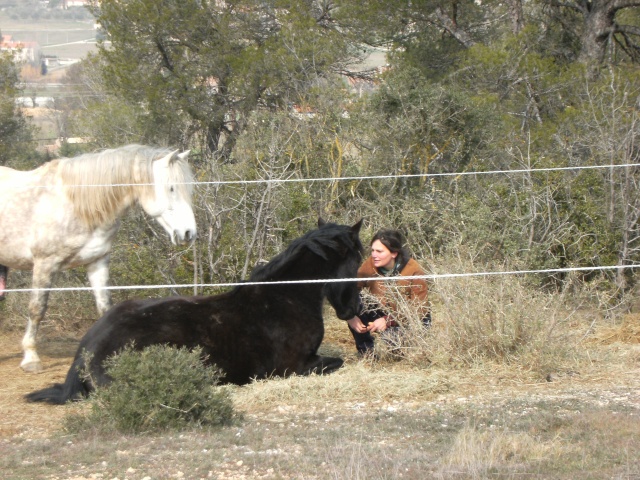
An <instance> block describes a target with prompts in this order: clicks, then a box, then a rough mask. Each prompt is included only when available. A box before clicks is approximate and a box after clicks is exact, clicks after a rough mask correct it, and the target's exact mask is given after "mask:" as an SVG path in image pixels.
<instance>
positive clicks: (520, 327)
mask: <svg viewBox="0 0 640 480" xmlns="http://www.w3.org/2000/svg"><path fill="white" fill-rule="evenodd" d="M430 298H431V301H432V302H433V304H434V307H433V313H432V316H433V320H432V324H431V327H430V328H425V327H424V326H423V324H422V319H421V316H420V314H419V313H418V312H417V311H416V308H415V307H414V306H413V305H411V304H410V303H409V302H407V301H406V300H404V299H403V298H402V295H400V294H396V296H395V298H394V301H395V303H396V305H397V311H395V312H393V315H394V316H395V317H397V318H398V319H400V323H401V325H402V327H401V328H399V329H398V331H397V332H395V333H393V334H388V333H387V332H385V333H384V334H382V335H381V336H379V340H380V339H384V341H377V342H376V349H375V352H376V358H379V359H388V358H393V359H399V358H401V359H403V361H405V362H410V363H413V364H415V365H421V366H426V365H432V364H434V365H439V366H447V367H450V366H452V365H460V366H466V367H470V366H475V367H482V366H483V365H485V364H493V365H495V364H501V365H504V366H510V367H517V368H519V369H520V370H525V371H534V372H546V371H548V370H549V369H554V368H557V366H558V364H561V363H562V362H563V360H564V359H566V358H568V357H569V354H571V353H572V349H573V345H575V344H576V343H577V339H576V340H571V337H572V336H574V337H577V333H578V332H577V330H575V329H573V330H572V329H571V328H568V325H569V322H568V320H569V318H571V317H572V315H573V314H574V313H575V310H572V309H571V308H569V307H568V304H567V302H566V301H565V298H564V296H563V295H562V294H557V293H547V292H544V291H541V290H540V289H536V288H533V287H532V286H531V285H530V284H529V283H528V281H527V278H525V277H522V276H515V275H510V276H506V275H495V276H487V275H485V276H477V277H464V276H461V277H453V278H443V279H437V281H436V282H435V283H434V284H433V285H432V286H431V288H430Z"/></svg>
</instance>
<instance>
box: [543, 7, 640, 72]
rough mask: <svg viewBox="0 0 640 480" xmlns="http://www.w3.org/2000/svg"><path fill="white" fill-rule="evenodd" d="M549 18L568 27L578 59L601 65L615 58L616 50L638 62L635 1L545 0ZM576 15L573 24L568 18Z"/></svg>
mask: <svg viewBox="0 0 640 480" xmlns="http://www.w3.org/2000/svg"><path fill="white" fill-rule="evenodd" d="M545 1H546V2H547V4H548V5H549V7H550V8H551V13H552V18H553V19H554V20H556V21H558V22H560V23H561V24H562V25H563V26H564V27H569V31H571V32H572V33H573V34H574V35H575V36H576V37H577V38H578V39H579V43H580V50H579V54H578V58H579V60H580V61H582V62H587V63H594V64H601V63H612V62H614V61H617V60H619V58H618V57H619V56H618V55H617V54H616V51H620V52H621V53H622V54H623V55H624V56H626V57H627V58H629V59H631V60H632V61H634V62H638V61H640V18H638V10H637V9H638V7H640V1H638V0H568V1H558V0H545ZM572 16H577V19H578V22H577V24H575V25H574V22H572V20H571V17H572Z"/></svg>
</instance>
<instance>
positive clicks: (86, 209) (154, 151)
mask: <svg viewBox="0 0 640 480" xmlns="http://www.w3.org/2000/svg"><path fill="white" fill-rule="evenodd" d="M169 153H171V150H169V149H164V148H155V147H148V146H144V145H127V146H125V147H120V148H115V149H110V150H104V151H102V152H99V153H87V154H84V155H80V156H78V157H73V158H63V159H60V160H59V161H58V162H59V164H58V168H59V170H58V174H59V178H60V180H61V182H62V184H63V185H64V188H65V191H66V194H67V198H69V200H71V202H72V203H73V205H74V208H75V213H76V215H77V216H78V217H79V218H80V219H81V220H82V221H83V222H84V223H85V224H86V225H87V226H89V227H91V228H95V227H98V226H102V225H110V224H112V223H113V222H115V221H116V219H117V218H118V217H119V216H120V215H121V214H122V212H123V210H125V209H126V208H128V207H129V206H130V205H131V204H133V203H134V202H135V201H136V200H140V199H144V198H148V197H149V196H153V195H154V194H155V192H154V187H153V182H154V179H153V168H152V166H153V162H154V161H155V160H158V159H160V158H163V157H165V156H166V155H168V154H169ZM170 166H171V168H170V173H169V181H170V182H171V183H172V184H174V185H175V188H178V189H180V190H182V191H181V192H179V193H181V195H182V197H183V198H184V199H185V200H187V201H189V199H190V198H191V190H192V189H193V185H192V182H193V174H192V172H191V168H190V167H189V164H188V163H187V161H186V160H183V159H182V158H179V157H178V156H177V155H176V156H174V158H173V159H172V160H171V163H170Z"/></svg>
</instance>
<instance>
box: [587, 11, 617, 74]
mask: <svg viewBox="0 0 640 480" xmlns="http://www.w3.org/2000/svg"><path fill="white" fill-rule="evenodd" d="M585 5H586V8H585V12H584V13H585V17H584V28H583V33H582V38H581V45H582V47H581V50H580V56H579V59H580V61H582V62H585V63H601V62H602V61H604V59H605V55H606V53H607V45H608V44H609V40H610V38H611V36H612V35H613V33H614V17H615V13H616V8H615V5H614V1H613V0H593V1H591V2H588V3H585Z"/></svg>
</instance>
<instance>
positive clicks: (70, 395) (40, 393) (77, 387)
mask: <svg viewBox="0 0 640 480" xmlns="http://www.w3.org/2000/svg"><path fill="white" fill-rule="evenodd" d="M81 365H82V359H81V358H77V357H76V360H75V361H74V362H73V365H71V368H70V369H69V371H68V372H67V378H66V379H65V381H64V383H55V384H53V385H52V386H50V387H47V388H43V389H42V390H36V391H35V392H31V393H29V394H27V395H25V396H24V398H25V399H26V400H27V401H28V402H41V403H50V404H52V405H63V404H65V403H67V402H69V401H72V400H81V399H82V398H84V397H86V396H87V395H89V392H90V391H91V388H90V387H89V385H88V384H87V382H86V381H85V380H83V379H82V377H81V376H80V368H81Z"/></svg>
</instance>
